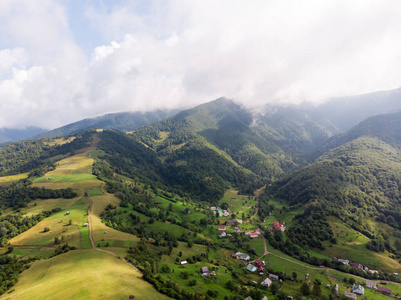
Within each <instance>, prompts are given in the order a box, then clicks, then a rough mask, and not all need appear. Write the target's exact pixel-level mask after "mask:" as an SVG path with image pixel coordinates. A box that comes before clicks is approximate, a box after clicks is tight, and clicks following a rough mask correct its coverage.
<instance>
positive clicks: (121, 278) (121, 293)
mask: <svg viewBox="0 0 401 300" xmlns="http://www.w3.org/2000/svg"><path fill="white" fill-rule="evenodd" d="M130 295H134V296H135V299H170V298H168V297H167V296H164V295H162V294H160V293H159V292H157V291H156V290H155V289H154V288H153V287H152V286H151V285H150V284H149V283H147V282H146V281H144V280H143V279H141V275H140V274H139V273H138V271H137V270H136V269H135V268H133V267H131V266H130V265H128V264H126V263H124V262H123V261H121V260H120V259H118V258H116V257H114V256H112V255H110V254H107V253H104V252H101V251H97V250H92V249H91V250H74V251H70V252H68V253H66V254H63V255H59V256H56V257H54V258H51V259H48V260H41V261H38V262H35V263H33V264H32V267H31V268H30V269H28V270H27V271H25V272H23V273H22V274H21V277H20V280H19V282H18V283H17V284H16V286H15V291H13V292H12V293H10V294H7V293H6V294H4V295H3V296H2V297H0V299H18V300H24V299H57V300H58V299H128V298H129V296H130Z"/></svg>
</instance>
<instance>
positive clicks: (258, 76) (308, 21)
mask: <svg viewBox="0 0 401 300" xmlns="http://www.w3.org/2000/svg"><path fill="white" fill-rule="evenodd" d="M108 3H109V4H105V3H103V2H102V1H87V2H83V1H78V0H72V1H67V2H65V1H51V0H40V1H23V0H17V1H11V0H10V1H9V0H5V1H1V3H0V18H1V20H2V22H1V23H2V24H1V25H0V35H1V39H0V99H1V101H0V127H11V128H21V127H24V126H40V127H44V128H54V127H57V126H61V125H63V124H66V123H70V122H73V121H77V120H80V119H82V118H85V117H93V116H96V115H100V114H103V113H107V112H117V111H127V110H142V111H147V110H151V109H155V108H179V107H189V106H192V105H196V104H200V103H202V102H206V101H210V100H213V99H215V98H218V97H220V96H224V97H228V98H233V99H235V100H236V101H238V102H241V103H243V104H245V105H248V106H257V105H261V104H263V103H286V102H291V103H298V102H302V101H312V102H316V103H319V102H322V101H324V100H326V99H327V98H329V97H337V96H344V95H350V94H359V93H367V92H373V91H377V90H385V89H392V88H397V87H399V86H400V85H401V84H400V78H401V69H400V68H397V67H396V66H398V65H399V64H400V62H401V32H400V31H399V28H401V3H400V2H399V1H352V2H349V1H303V2H302V3H300V2H299V1H252V2H245V1H206V2H205V1H186V2H183V1H111V3H112V4H110V2H108Z"/></svg>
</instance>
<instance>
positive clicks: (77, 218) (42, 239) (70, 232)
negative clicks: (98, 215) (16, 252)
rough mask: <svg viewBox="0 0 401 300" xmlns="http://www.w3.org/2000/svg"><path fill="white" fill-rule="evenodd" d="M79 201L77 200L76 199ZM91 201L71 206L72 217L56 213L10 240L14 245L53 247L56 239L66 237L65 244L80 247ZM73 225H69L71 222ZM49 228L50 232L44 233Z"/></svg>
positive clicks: (83, 199)
mask: <svg viewBox="0 0 401 300" xmlns="http://www.w3.org/2000/svg"><path fill="white" fill-rule="evenodd" d="M75 200H77V199H75ZM88 206H89V201H88V200H87V199H85V198H83V197H81V199H80V200H79V201H78V202H76V203H75V205H73V206H71V207H70V209H69V211H70V215H65V211H61V212H59V213H56V214H54V215H52V216H50V217H49V218H46V219H44V220H42V221H41V222H39V223H38V224H36V226H34V227H32V228H31V229H29V230H27V231H25V232H23V233H22V234H20V235H18V236H16V237H14V238H13V239H11V240H10V243H11V244H12V245H53V244H54V238H55V237H59V238H61V237H62V236H64V240H63V241H64V242H65V243H69V244H70V245H72V246H75V247H80V245H81V237H80V230H79V229H80V227H82V226H83V224H84V223H86V222H87V216H86V212H87V208H88ZM70 219H71V220H72V224H71V225H68V222H69V220H70ZM45 227H48V228H49V229H50V231H48V232H43V229H44V228H45Z"/></svg>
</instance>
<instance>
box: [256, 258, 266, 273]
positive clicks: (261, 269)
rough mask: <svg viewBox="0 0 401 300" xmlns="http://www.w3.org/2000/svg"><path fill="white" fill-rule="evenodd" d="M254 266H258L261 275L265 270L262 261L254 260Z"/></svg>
mask: <svg viewBox="0 0 401 300" xmlns="http://www.w3.org/2000/svg"><path fill="white" fill-rule="evenodd" d="M254 264H255V266H256V267H257V268H258V272H259V274H260V275H263V272H264V271H265V268H264V265H263V263H262V262H260V261H258V260H255V262H254Z"/></svg>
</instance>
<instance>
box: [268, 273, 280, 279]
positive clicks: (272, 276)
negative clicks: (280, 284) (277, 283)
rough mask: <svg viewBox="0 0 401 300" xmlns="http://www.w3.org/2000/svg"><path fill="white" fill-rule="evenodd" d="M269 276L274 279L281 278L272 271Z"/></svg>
mask: <svg viewBox="0 0 401 300" xmlns="http://www.w3.org/2000/svg"><path fill="white" fill-rule="evenodd" d="M269 278H270V279H272V280H279V278H278V276H277V275H275V274H271V273H270V274H269Z"/></svg>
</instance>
